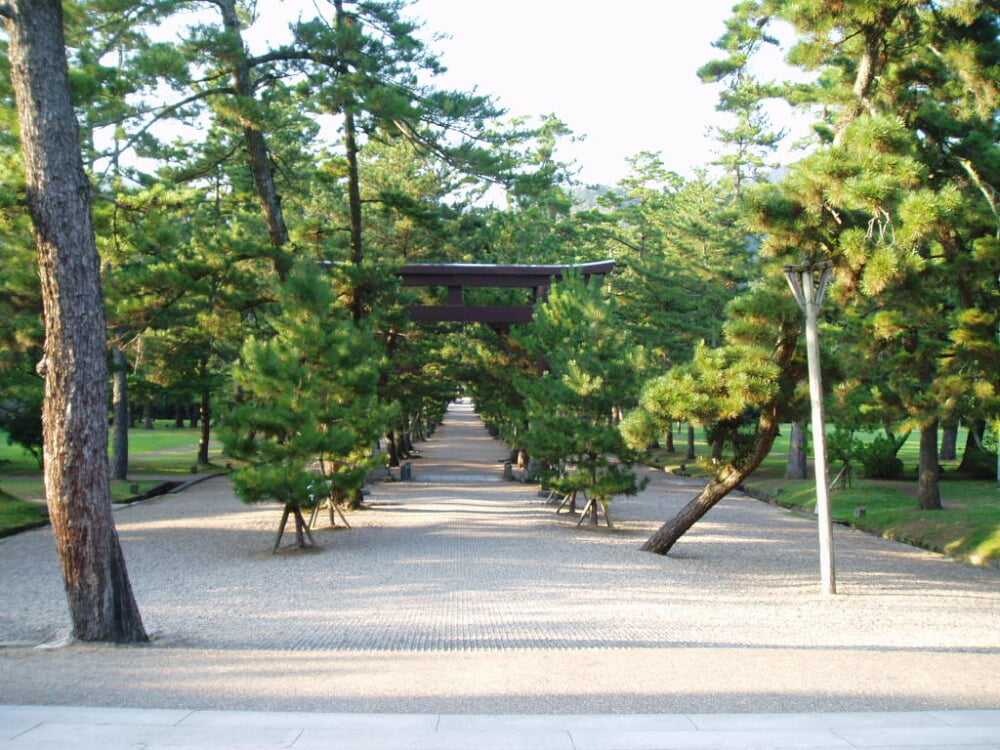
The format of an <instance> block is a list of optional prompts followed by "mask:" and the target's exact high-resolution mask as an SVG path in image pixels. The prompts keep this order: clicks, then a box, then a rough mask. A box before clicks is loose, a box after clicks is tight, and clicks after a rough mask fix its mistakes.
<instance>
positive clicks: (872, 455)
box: [854, 435, 903, 479]
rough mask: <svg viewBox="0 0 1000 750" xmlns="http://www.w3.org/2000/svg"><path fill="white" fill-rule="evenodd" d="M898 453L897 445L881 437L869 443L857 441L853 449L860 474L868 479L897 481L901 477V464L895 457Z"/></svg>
mask: <svg viewBox="0 0 1000 750" xmlns="http://www.w3.org/2000/svg"><path fill="white" fill-rule="evenodd" d="M898 451H899V443H898V442H897V441H895V440H893V439H891V438H888V437H885V436H882V435H879V436H877V437H875V438H874V439H873V440H872V441H871V442H869V443H865V442H861V441H858V443H857V445H856V446H855V447H854V454H855V455H856V456H857V458H858V460H859V461H861V466H862V472H863V474H864V476H865V477H867V478H869V479H899V478H900V477H901V476H902V475H903V462H902V460H900V458H899V457H898V456H897V455H896V453H897V452H898Z"/></svg>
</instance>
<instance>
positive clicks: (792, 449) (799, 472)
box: [785, 422, 808, 479]
mask: <svg viewBox="0 0 1000 750" xmlns="http://www.w3.org/2000/svg"><path fill="white" fill-rule="evenodd" d="M807 476H808V462H807V460H806V429H805V423H804V422H792V434H791V436H790V437H789V440H788V464H787V465H786V466H785V479H805V478H806V477H807Z"/></svg>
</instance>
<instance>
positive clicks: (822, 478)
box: [785, 261, 837, 594]
mask: <svg viewBox="0 0 1000 750" xmlns="http://www.w3.org/2000/svg"><path fill="white" fill-rule="evenodd" d="M832 270H833V263H831V262H830V261H825V262H821V263H804V264H798V265H787V266H785V278H787V279H788V285H789V286H790V287H791V288H792V294H794V295H795V301H796V302H798V303H799V307H800V308H801V309H802V312H804V313H805V316H806V356H807V358H808V362H809V401H810V403H811V405H812V431H813V456H814V460H815V466H816V515H817V517H818V520H819V566H820V578H821V582H822V590H823V593H824V594H836V593H837V576H836V571H835V569H834V559H833V518H832V515H831V513H830V496H829V492H828V488H829V472H828V471H827V465H826V420H825V418H824V414H823V376H822V373H821V372H820V362H819V309H820V308H821V307H822V306H823V298H824V297H825V296H826V288H827V285H828V284H829V282H830V275H831V273H832Z"/></svg>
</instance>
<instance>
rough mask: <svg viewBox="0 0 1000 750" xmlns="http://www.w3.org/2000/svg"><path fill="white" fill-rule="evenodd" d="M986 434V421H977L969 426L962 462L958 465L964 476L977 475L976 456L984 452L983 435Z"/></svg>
mask: <svg viewBox="0 0 1000 750" xmlns="http://www.w3.org/2000/svg"><path fill="white" fill-rule="evenodd" d="M985 433H986V420H985V419H977V420H976V421H975V422H973V423H972V424H970V425H969V432H968V434H966V436H965V449H964V450H963V451H962V462H961V463H960V464H959V465H958V470H959V471H960V472H961V473H963V474H972V475H974V474H975V473H976V469H975V463H976V456H977V454H979V453H980V452H981V450H982V444H983V435H984V434H985Z"/></svg>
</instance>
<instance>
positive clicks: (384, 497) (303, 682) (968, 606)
mask: <svg viewBox="0 0 1000 750" xmlns="http://www.w3.org/2000/svg"><path fill="white" fill-rule="evenodd" d="M422 448H423V454H424V457H423V458H420V459H416V460H414V461H413V464H412V465H413V481H409V482H384V483H379V484H376V485H374V486H373V487H372V491H371V495H370V496H369V497H368V502H367V505H368V507H367V509H365V510H361V511H357V512H353V513H350V514H348V520H349V521H350V524H351V526H352V528H351V529H349V530H345V529H343V527H341V528H339V529H333V528H330V527H329V525H328V521H327V519H326V517H325V514H323V516H322V519H321V523H320V524H319V529H318V530H317V531H315V532H314V534H315V537H316V540H317V542H318V543H319V545H320V546H319V549H316V550H307V551H302V550H298V549H297V548H294V547H283V548H282V549H281V550H280V551H279V552H278V554H275V555H272V554H271V551H270V550H271V545H272V543H273V539H274V531H275V528H276V525H277V521H278V517H279V514H280V509H279V508H277V507H276V506H245V505H243V504H242V503H241V502H240V501H239V500H238V499H236V497H235V496H234V494H233V491H232V488H231V486H230V484H229V482H228V480H226V479H225V478H217V479H212V480H209V481H206V482H203V483H200V484H197V485H195V486H192V487H190V488H188V489H187V490H185V491H184V492H182V493H179V494H176V495H170V496H165V497H163V498H157V499H155V500H151V501H147V502H144V503H141V504H137V505H134V506H130V507H126V508H121V509H119V510H118V511H116V519H117V522H118V526H119V532H120V534H121V537H122V542H123V546H124V549H125V553H126V556H127V558H128V564H129V572H130V575H131V579H132V583H133V586H134V588H135V591H136V594H137V597H138V600H139V605H140V609H141V611H142V613H143V617H144V621H145V623H146V626H147V628H148V629H149V630H150V631H151V632H152V633H153V634H154V635H155V639H154V642H153V644H152V645H151V646H146V647H133V648H116V647H109V646H100V645H81V644H70V645H62V646H60V647H56V648H38V647H37V646H38V644H42V643H47V642H51V641H54V640H58V639H59V638H60V637H61V636H64V635H65V633H66V632H67V631H68V622H67V616H66V611H65V609H66V607H65V601H64V596H63V593H62V588H61V587H62V584H61V579H60V575H59V569H58V562H57V559H56V555H55V551H54V547H53V543H52V539H51V532H50V531H49V530H47V529H45V530H39V531H33V532H28V533H25V534H21V535H18V536H16V537H11V538H8V539H4V540H0V645H2V647H0V672H2V679H0V703H50V704H68V705H128V706H136V707H163V708H166V707H187V708H219V709H225V708H247V709H275V710H278V709H284V710H339V711H394V712H407V711H418V712H442V711H446V712H447V711H451V712H470V711H476V712H484V713H497V712H503V711H507V712H514V713H544V712H567V711H570V712H586V711H605V712H614V711H627V712H631V713H635V712H640V713H641V712H671V713H673V712H679V711H709V712H723V711H725V712H734V711H736V712H739V711H753V712H764V711H833V710H836V711H866V710H915V709H927V708H937V709H945V708H952V709H957V708H998V707H1000V573H998V571H996V570H993V569H985V568H975V567H971V566H966V565H962V564H958V563H954V562H951V561H949V560H947V559H945V558H943V557H941V556H939V555H935V554H932V553H928V552H924V551H921V550H915V549H913V548H910V547H907V546H904V545H900V544H896V543H893V542H888V541H885V540H881V539H877V538H874V537H871V536H868V535H865V534H862V533H859V532H855V531H851V530H848V529H844V528H837V530H836V534H835V537H836V552H837V571H838V589H839V592H840V593H839V594H838V595H837V596H835V597H824V596H822V595H821V594H820V593H819V573H818V553H817V551H816V541H815V537H816V533H815V522H814V521H813V520H812V519H808V518H804V517H802V516H800V515H796V514H793V513H790V512H787V511H784V510H781V509H779V508H775V507H772V506H768V505H765V504H762V503H758V502H756V501H752V500H748V499H745V498H742V497H734V498H730V499H727V500H725V501H724V502H723V503H721V504H720V505H719V506H718V507H717V508H716V509H714V510H713V511H712V513H711V514H710V515H709V516H708V517H707V518H706V519H704V520H703V521H702V522H701V523H700V524H699V525H698V526H696V527H695V529H694V530H692V531H691V532H689V534H688V535H687V536H686V537H685V538H684V539H683V540H682V541H681V542H680V543H679V544H678V545H677V546H676V548H675V551H674V552H673V553H672V554H671V555H670V556H668V557H660V556H656V555H649V554H646V553H642V552H639V551H638V547H639V546H640V544H641V543H642V542H643V541H644V540H645V538H646V537H647V536H648V535H649V533H651V532H652V531H653V530H654V529H655V528H656V527H657V526H658V525H659V523H660V522H661V521H662V520H664V519H666V518H667V517H669V516H670V515H671V514H672V513H673V512H674V511H675V510H676V509H677V508H678V507H680V506H681V505H682V504H683V503H685V502H686V501H687V500H688V499H690V498H691V497H692V496H693V494H694V493H695V492H696V491H697V487H695V486H692V485H691V483H690V481H689V480H682V479H677V478H672V477H667V476H665V475H663V474H658V473H652V472H651V473H650V477H651V479H652V481H651V483H650V486H649V488H648V489H647V490H646V491H645V492H644V493H642V494H641V495H640V496H638V497H636V498H622V499H619V500H616V501H615V502H614V504H613V506H612V513H613V515H614V518H615V521H616V524H617V525H618V527H619V528H617V529H614V530H609V529H607V528H604V527H601V528H597V529H594V528H589V527H587V526H586V525H584V526H581V527H579V528H578V527H577V526H576V519H575V518H570V517H569V516H566V515H565V514H561V515H558V516H557V515H556V514H555V509H554V507H553V506H550V505H546V504H545V503H544V501H543V499H542V498H540V497H539V496H538V493H537V488H535V487H533V486H527V485H522V484H519V483H510V482H502V481H500V477H501V474H502V466H501V462H502V460H503V458H504V457H505V451H504V448H503V446H502V445H501V444H500V443H499V442H497V441H495V440H493V439H491V438H490V437H489V436H488V435H487V434H486V432H485V430H484V429H483V428H482V425H481V423H479V421H478V418H477V417H476V416H475V415H474V414H473V413H472V412H471V409H470V408H469V407H468V406H465V405H460V404H458V405H454V406H453V407H452V409H451V411H450V412H449V418H448V420H447V421H446V423H445V425H444V426H443V427H442V428H441V429H440V430H439V431H438V432H437V433H436V434H435V436H434V437H433V439H432V440H430V441H429V442H427V443H425V444H423V445H422ZM288 541H290V540H288V539H287V538H286V542H288Z"/></svg>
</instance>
